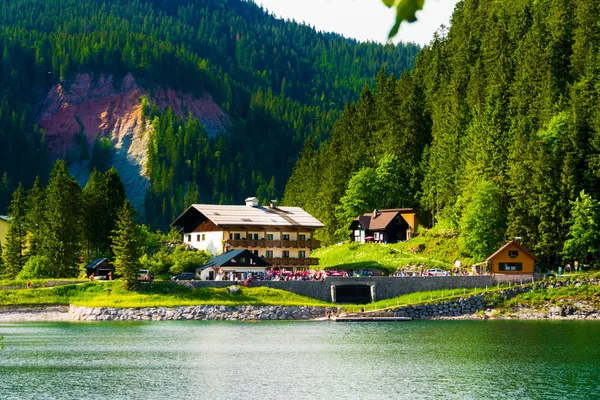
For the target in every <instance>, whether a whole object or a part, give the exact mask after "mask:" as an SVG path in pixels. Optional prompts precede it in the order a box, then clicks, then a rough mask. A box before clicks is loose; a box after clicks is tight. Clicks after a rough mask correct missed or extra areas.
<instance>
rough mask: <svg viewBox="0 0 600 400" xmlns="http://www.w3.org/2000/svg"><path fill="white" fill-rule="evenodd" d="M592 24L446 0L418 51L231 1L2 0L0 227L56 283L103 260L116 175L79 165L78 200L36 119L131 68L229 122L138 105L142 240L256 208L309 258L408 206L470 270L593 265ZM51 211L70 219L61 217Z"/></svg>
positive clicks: (595, 17)
mask: <svg viewBox="0 0 600 400" xmlns="http://www.w3.org/2000/svg"><path fill="white" fill-rule="evenodd" d="M598 21H600V4H599V3H598V1H597V0H577V1H572V0H524V1H506V2H504V1H495V0H462V1H460V2H459V3H458V4H457V6H456V9H455V11H454V14H453V16H452V20H451V26H450V28H449V29H446V28H444V29H440V30H439V31H438V33H437V34H436V36H435V38H434V39H433V40H432V41H431V42H430V43H429V44H428V45H426V46H424V47H420V46H418V45H415V44H412V43H408V42H407V43H401V44H377V43H362V42H358V41H356V40H352V39H346V38H344V37H342V36H340V35H337V34H331V33H323V32H317V31H315V30H314V29H313V28H311V27H309V26H305V25H302V24H299V23H296V22H294V21H284V20H281V19H277V18H275V17H274V16H273V15H270V14H268V13H267V12H266V11H264V10H263V9H261V8H260V7H258V6H257V5H256V4H254V3H253V2H251V1H243V0H219V1H217V0H170V1H164V0H133V1H129V0H110V1H108V0H102V1H101V0H86V1H76V0H61V1H58V0H27V1H25V0H18V1H10V2H4V3H3V4H2V6H1V7H0V52H1V54H2V55H1V59H0V70H1V73H0V214H6V215H9V216H12V217H13V218H15V219H16V220H17V221H23V222H22V223H23V225H22V226H19V229H21V231H19V232H13V233H12V234H13V235H16V237H17V239H18V240H21V242H19V243H20V244H22V243H23V242H22V237H23V236H24V235H25V231H24V230H27V231H28V232H30V233H29V234H30V235H31V236H30V238H29V244H28V248H27V252H32V253H31V254H32V255H36V256H40V257H41V256H44V257H46V258H47V259H46V260H45V264H44V265H46V264H47V265H53V266H54V267H53V268H59V265H60V268H65V270H60V271H59V273H58V274H57V275H59V276H67V275H70V274H71V273H72V270H74V269H76V264H77V262H78V259H75V258H73V259H71V258H70V257H75V256H74V255H81V254H83V255H85V254H89V255H92V254H109V253H110V252H111V249H110V241H109V240H108V239H107V238H108V237H109V236H110V232H112V229H114V227H115V218H116V214H117V211H118V210H119V208H121V206H122V205H123V204H124V201H125V192H124V189H123V183H122V182H121V180H120V179H119V177H118V174H116V172H115V171H114V170H112V169H110V168H109V164H110V163H107V162H103V163H100V164H102V167H99V165H100V164H98V163H96V164H93V163H92V164H91V165H94V166H95V167H97V169H98V170H99V171H100V172H98V171H95V172H92V173H91V176H90V180H89V182H88V184H87V185H85V187H84V189H83V191H82V189H81V188H80V186H79V185H77V182H74V181H73V179H72V177H70V175H69V173H68V170H67V164H66V163H63V162H62V161H60V160H59V161H56V160H55V159H54V158H53V156H52V155H51V154H50V152H49V151H48V148H47V144H46V138H45V134H44V131H43V130H42V129H40V128H39V127H38V126H37V125H36V120H37V118H38V113H39V110H40V102H41V101H42V100H43V96H44V95H45V93H46V92H47V91H48V88H49V87H51V86H52V85H55V84H57V83H59V82H62V83H64V84H66V85H67V86H68V84H69V82H71V81H72V80H73V78H74V76H75V75H77V74H78V73H110V74H113V75H114V76H115V77H117V78H119V77H121V78H122V77H123V76H125V75H126V74H128V73H131V74H133V75H134V76H135V77H136V79H137V80H138V81H139V82H141V84H143V85H144V86H145V87H147V88H149V89H150V88H153V87H156V86H168V87H171V88H174V89H177V90H183V91H185V92H189V93H192V94H197V95H201V94H202V93H205V92H207V93H210V94H211V95H212V97H213V98H214V99H215V101H216V102H217V103H218V105H219V106H220V107H221V108H222V109H223V110H224V111H225V112H226V113H227V115H228V116H229V117H230V124H229V126H228V132H227V133H225V134H222V135H218V136H216V137H213V136H210V135H208V133H207V132H206V129H205V128H204V127H203V125H202V123H201V122H200V121H199V120H198V119H196V118H194V117H193V116H192V115H191V114H190V115H188V116H183V117H182V116H177V115H176V114H175V113H174V112H173V110H171V109H169V108H167V109H160V108H159V107H157V105H156V104H152V102H149V101H148V99H147V98H141V99H140V101H141V102H143V105H144V107H143V115H144V119H145V123H146V125H147V127H148V128H147V129H149V132H151V133H150V140H149V144H148V149H147V159H146V173H147V175H148V178H149V189H148V191H147V193H146V199H145V204H144V207H143V210H141V211H142V212H139V213H138V215H137V217H136V218H137V220H138V221H139V222H143V223H145V224H147V225H148V226H149V229H150V230H155V229H162V230H163V231H166V230H168V226H169V224H170V222H172V221H173V219H174V218H175V217H176V216H177V215H179V214H180V213H181V212H182V211H183V210H184V209H185V208H186V207H187V206H189V205H190V204H192V203H215V204H241V202H242V201H243V199H244V198H246V197H249V196H255V195H257V196H258V197H259V198H260V199H261V200H262V201H268V200H269V199H272V198H273V199H279V200H280V203H281V204H285V205H290V206H298V207H302V208H304V209H305V210H306V211H308V212H309V213H310V214H312V215H314V216H315V217H316V218H318V219H319V220H320V221H322V222H323V223H324V224H325V228H323V229H321V230H319V231H318V232H317V235H316V236H317V238H318V239H320V240H321V241H322V242H323V244H325V245H328V244H334V243H337V242H340V241H344V240H347V239H348V238H349V236H350V231H349V230H348V226H349V224H350V221H351V220H352V219H353V218H354V217H355V216H356V215H358V214H361V213H365V212H370V211H373V209H383V208H399V207H413V208H415V209H416V210H417V213H418V215H419V216H420V218H421V219H422V220H423V221H424V222H425V225H427V226H429V227H433V228H432V229H438V230H440V231H443V232H445V233H444V234H445V235H451V236H457V237H459V243H460V247H461V252H462V253H464V254H465V255H466V256H469V257H473V258H474V259H479V260H483V259H485V257H487V255H489V254H491V253H490V251H491V250H494V249H497V247H498V245H499V244H501V243H503V242H505V241H506V240H507V239H510V238H513V237H521V238H522V242H523V243H524V244H525V245H526V246H527V247H528V248H529V249H531V250H532V252H534V253H535V254H536V255H537V256H538V258H539V259H540V262H541V263H543V264H547V265H555V264H557V263H560V262H562V260H563V259H565V258H574V257H577V258H579V259H582V260H585V261H587V262H594V261H595V260H596V259H597V258H598V257H600V203H599V200H600V112H599V110H600V108H599V107H600V80H599V77H600V75H599V73H600V70H599V68H600V63H599V61H600V58H599V56H600V25H599V24H598ZM96 143H97V145H98V146H99V147H100V146H101V145H102V143H104V142H102V141H101V140H99V141H97V142H96ZM107 146H108V147H107ZM104 147H105V149H104V150H106V148H108V150H107V151H108V152H110V144H109V145H106V143H104ZM102 151H103V150H101V149H96V145H94V148H92V149H90V150H89V152H90V154H92V155H94V154H96V156H93V158H94V157H95V158H94V159H97V158H98V157H100V156H99V155H98V154H101V152H102ZM51 171H52V173H51ZM115 175H116V176H115ZM107 191H108V192H110V193H111V194H110V195H107V193H108V192H107ZM61 193H62V194H64V193H70V195H69V196H68V197H69V198H70V199H71V200H70V201H71V203H69V204H66V203H64V201H65V198H64V196H63V195H60V194H61ZM106 196H108V198H111V199H113V200H114V202H112V203H111V202H108V201H106V199H107V197H106ZM36 199H37V200H36ZM94 199H96V200H94ZM94 201H97V203H94ZM61 202H63V203H61ZM90 204H95V206H98V207H101V210H102V211H101V214H102V215H96V213H95V212H94V210H98V208H90V207H95V206H90ZM98 204H100V205H98ZM42 205H43V207H44V208H43V209H38V207H42ZM69 209H70V210H73V209H78V210H81V212H80V213H78V214H77V215H78V216H79V217H78V218H80V219H79V220H73V221H71V220H69V219H65V220H64V221H63V220H61V219H60V218H61V217H60V215H59V214H60V213H61V212H66V211H65V210H69ZM67 214H68V213H67ZM65 218H66V217H65ZM94 218H99V220H98V221H95V220H94ZM42 220H43V221H44V222H43V223H41V222H40V221H42ZM36 221H38V222H36ZM81 221H83V223H82V222H81ZM52 224H56V225H55V226H54V225H52ZM38 226H39V227H40V229H42V230H40V231H36V229H37V228H35V227H38ZM32 227H33V228H32ZM16 229H17V227H15V228H14V229H13V230H16ZM32 229H33V230H32ZM44 229H45V231H44ZM59 234H61V235H64V237H65V238H64V240H63V241H62V242H61V241H54V242H53V241H44V240H39V241H38V239H40V238H46V237H47V236H48V235H59ZM69 235H76V237H69ZM11 240H13V239H11ZM15 240H16V239H15ZM59 242H60V243H59ZM52 243H54V244H52ZM57 243H59V244H57ZM65 243H66V244H68V245H72V246H74V247H73V248H68V246H67V247H65ZM52 245H56V246H58V247H57V248H56V249H52V248H50V247H48V246H52ZM2 251H3V256H2V259H4V260H5V261H6V260H8V264H10V265H11V267H10V268H15V270H14V271H12V272H11V273H10V275H13V276H14V275H16V273H17V272H18V271H17V270H20V269H22V267H23V265H22V264H24V263H25V258H23V259H21V258H19V257H17V254H21V253H23V252H24V251H25V249H24V248H20V247H19V245H18V244H17V242H15V241H14V240H13V242H8V243H7V244H6V245H5V246H3V248H2ZM7 252H9V253H10V254H7ZM23 256H24V257H25V255H23ZM11 257H13V258H11ZM15 257H16V258H15ZM52 257H59V258H60V260H59V259H56V260H54V259H52ZM11 260H13V261H11ZM14 260H18V261H14ZM15 263H16V264H15ZM8 264H6V262H5V266H4V267H3V268H8V267H7V265H8ZM15 265H16V266H15ZM13 266H14V267H13Z"/></svg>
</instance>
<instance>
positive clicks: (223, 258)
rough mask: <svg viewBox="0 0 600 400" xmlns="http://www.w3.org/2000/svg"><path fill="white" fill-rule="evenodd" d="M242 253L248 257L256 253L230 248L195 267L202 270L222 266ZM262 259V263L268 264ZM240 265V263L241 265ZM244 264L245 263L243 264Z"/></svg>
mask: <svg viewBox="0 0 600 400" xmlns="http://www.w3.org/2000/svg"><path fill="white" fill-rule="evenodd" d="M244 253H248V254H247V256H248V257H253V256H254V257H255V256H256V255H255V254H254V253H251V252H250V251H248V250H247V249H237V250H230V251H228V252H226V253H221V254H219V255H218V256H216V257H215V258H213V259H212V260H210V261H209V262H207V263H206V264H204V265H203V266H201V267H199V268H196V270H202V269H205V268H209V267H213V268H214V267H222V266H223V265H225V264H227V263H229V262H231V260H233V259H234V258H236V257H237V256H240V255H243V254H244ZM260 261H262V264H264V266H268V265H269V263H268V262H266V261H265V260H262V259H261V260H260ZM241 266H242V265H241ZM243 266H246V267H247V265H243ZM261 266H263V265H257V267H261Z"/></svg>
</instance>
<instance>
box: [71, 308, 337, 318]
mask: <svg viewBox="0 0 600 400" xmlns="http://www.w3.org/2000/svg"><path fill="white" fill-rule="evenodd" d="M325 311H326V309H325V308H322V307H303V306H302V307H279V306H235V307H228V306H191V307H173V308H169V307H152V308H108V307H96V308H92V307H76V306H73V305H72V306H71V307H70V308H69V318H70V319H72V320H76V321H179V320H230V321H233V320H235V321H246V320H308V319H315V318H320V317H324V316H325Z"/></svg>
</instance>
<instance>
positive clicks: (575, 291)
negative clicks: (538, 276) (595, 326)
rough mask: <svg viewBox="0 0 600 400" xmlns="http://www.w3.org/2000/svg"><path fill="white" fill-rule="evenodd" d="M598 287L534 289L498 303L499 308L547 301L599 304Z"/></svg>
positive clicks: (534, 305)
mask: <svg viewBox="0 0 600 400" xmlns="http://www.w3.org/2000/svg"><path fill="white" fill-rule="evenodd" d="M599 290H600V288H599V287H598V286H596V285H581V286H579V287H575V286H568V287H559V288H553V289H545V290H534V291H531V292H528V293H522V294H519V295H518V296H516V297H513V298H512V299H510V300H507V301H505V302H503V303H501V304H499V307H500V308H511V307H514V306H517V305H521V304H524V305H530V306H532V307H539V306H543V305H545V304H547V303H550V304H556V303H559V302H562V303H573V302H577V301H591V302H592V303H593V304H594V305H596V306H600V293H598V291H599Z"/></svg>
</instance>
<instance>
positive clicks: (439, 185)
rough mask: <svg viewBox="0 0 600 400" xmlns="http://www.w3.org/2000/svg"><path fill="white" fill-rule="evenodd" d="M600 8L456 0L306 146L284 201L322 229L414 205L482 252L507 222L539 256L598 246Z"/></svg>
mask: <svg viewBox="0 0 600 400" xmlns="http://www.w3.org/2000/svg"><path fill="white" fill-rule="evenodd" d="M599 20H600V8H599V3H598V1H596V0H578V1H576V2H574V1H571V0H528V1H520V2H504V1H493V0H464V1H462V2H460V3H458V5H457V7H456V10H455V13H454V15H453V18H452V25H451V28H450V30H449V32H448V34H447V36H445V37H437V38H436V39H435V40H433V41H432V42H431V44H430V45H429V46H428V47H427V48H426V49H425V51H424V52H423V53H422V54H420V55H419V57H418V59H417V62H416V66H415V68H414V69H413V71H412V72H411V73H410V74H404V75H402V76H401V77H400V78H399V79H396V78H394V77H391V76H386V75H385V74H381V76H380V77H379V79H378V83H377V85H376V86H375V87H374V88H373V89H374V90H365V91H364V92H363V93H362V95H361V98H360V100H359V101H358V102H356V103H353V104H351V105H349V106H348V107H347V108H346V110H345V111H344V113H343V116H342V118H341V119H340V120H339V121H337V122H336V124H335V126H334V128H333V134H332V136H331V137H330V138H329V139H328V140H327V142H326V143H323V144H321V146H318V147H317V146H315V145H314V144H309V145H308V146H307V147H306V148H305V149H304V151H303V155H302V158H301V159H300V160H299V162H298V163H297V164H296V166H295V169H294V172H293V175H292V177H291V179H290V181H289V182H288V185H287V188H286V193H285V201H286V202H287V203H289V204H296V205H300V206H303V207H305V208H306V209H307V211H309V212H311V213H313V214H314V215H315V216H316V217H317V218H320V219H321V220H322V221H323V222H324V223H325V224H326V225H327V229H326V230H324V231H323V232H321V239H323V240H324V241H326V242H329V243H331V242H335V241H337V240H340V239H346V238H347V237H348V236H347V235H349V232H348V231H347V226H348V221H349V218H351V215H357V214H359V213H362V212H366V211H372V210H373V208H375V207H379V208H383V207H399V206H415V207H418V209H419V210H420V214H421V216H422V217H423V218H428V219H429V220H431V221H432V222H433V221H436V222H437V224H438V225H439V226H440V229H441V228H443V229H447V230H448V231H449V232H452V231H458V232H459V233H460V239H461V240H460V243H461V250H462V251H463V252H464V253H465V254H467V255H469V256H473V257H474V258H476V259H479V260H482V259H484V258H485V257H486V256H487V255H489V254H491V253H490V251H493V250H495V248H497V247H496V246H497V245H498V244H499V243H501V242H502V241H503V240H505V239H506V238H507V237H513V236H521V237H523V242H524V243H525V244H526V245H527V246H528V247H530V249H531V250H532V251H533V252H534V254H536V255H538V256H539V257H540V258H541V259H542V261H544V262H546V263H556V262H559V261H560V260H561V258H562V256H563V255H564V256H565V257H570V258H579V259H581V260H584V259H585V260H586V261H589V260H590V259H593V258H594V257H597V256H599V254H598V247H599V246H597V242H598V239H599V238H600V237H599V234H598V222H599V221H600V219H599V218H598V203H597V199H598V198H599V196H600V180H599V179H600V118H599V115H600V114H599V113H598V106H599V105H600V104H599V101H598V100H599V90H600V85H599V84H598V83H599V74H598V72H599V71H598V67H599V64H598V55H599V46H600V41H599V39H600V26H599V25H598V21H599ZM378 182H383V183H388V184H389V183H394V185H388V186H387V187H382V186H381V185H382V184H381V185H380V184H378ZM398 187H400V188H401V189H400V190H397V189H394V188H398ZM394 190H396V191H394ZM581 191H585V194H581ZM389 193H393V194H394V197H392V198H391V199H390V197H389V196H388V194H389ZM588 195H591V198H589V197H587V196H588ZM578 197H581V199H580V200H579V201H578V202H577V203H573V201H575V200H576V199H577V198H578ZM340 199H341V200H340ZM400 203H401V204H400ZM586 213H587V214H586ZM572 226H573V227H575V228H574V229H573V230H572V231H571V233H569V229H570V227H572ZM577 232H579V233H577ZM449 234H450V235H452V234H453V233H449ZM586 235H587V236H586ZM577 240H588V242H589V243H590V247H589V248H588V247H587V244H585V243H588V242H577ZM569 241H570V242H569ZM565 242H568V243H570V244H567V246H565V248H564V249H565V252H564V253H562V252H563V246H564V244H565ZM582 243H584V244H582ZM594 243H596V245H594ZM575 244H577V246H574V245H575Z"/></svg>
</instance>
